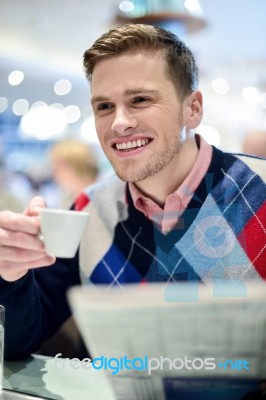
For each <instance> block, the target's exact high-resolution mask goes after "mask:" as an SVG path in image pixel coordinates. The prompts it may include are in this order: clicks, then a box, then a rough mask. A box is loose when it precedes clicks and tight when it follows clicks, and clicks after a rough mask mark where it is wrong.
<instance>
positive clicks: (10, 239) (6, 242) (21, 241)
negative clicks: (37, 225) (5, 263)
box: [0, 229, 45, 258]
mask: <svg viewBox="0 0 266 400" xmlns="http://www.w3.org/2000/svg"><path fill="white" fill-rule="evenodd" d="M0 243H1V246H9V247H12V248H15V247H19V248H22V249H25V250H27V249H28V250H35V251H40V252H44V251H45V246H44V242H43V241H42V240H41V239H40V238H39V236H38V235H37V236H36V235H29V234H28V233H24V232H13V231H8V230H5V229H0ZM0 258H1V255H0Z"/></svg>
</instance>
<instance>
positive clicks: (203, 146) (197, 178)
mask: <svg viewBox="0 0 266 400" xmlns="http://www.w3.org/2000/svg"><path fill="white" fill-rule="evenodd" d="M197 139H198V140H197V143H198V146H199V152H198V156H197V159H196V162H195V164H194V166H193V168H192V169H191V171H190V173H189V174H188V176H187V177H186V179H185V180H184V181H183V182H182V184H181V185H180V186H179V187H178V188H177V190H176V191H175V192H174V193H172V194H169V196H167V198H166V201H165V205H164V208H162V207H160V206H159V205H158V204H157V203H155V202H154V201H153V200H151V199H149V198H148V197H146V196H144V195H143V193H141V192H140V191H139V190H138V189H137V187H136V186H135V185H134V184H133V183H129V191H130V194H131V197H132V200H133V203H134V206H135V207H136V208H137V209H138V210H139V211H141V212H143V213H144V215H145V216H146V217H147V218H149V219H150V220H151V221H153V222H154V223H155V224H156V225H157V226H158V228H159V229H160V230H161V231H162V232H163V233H164V234H167V233H169V232H170V231H171V230H173V229H174V227H175V226H176V224H177V223H178V221H179V218H180V216H181V215H182V213H183V211H184V210H185V209H186V207H187V205H188V203H189V202H190V200H191V199H192V197H193V194H194V192H195V190H196V189H197V187H198V186H199V184H200V182H201V181H202V179H203V178H204V176H205V174H206V172H207V170H208V168H209V165H210V162H211V157H212V147H211V145H210V144H208V143H207V142H206V141H205V140H204V139H203V138H202V137H201V136H199V135H197ZM179 228H180V226H179Z"/></svg>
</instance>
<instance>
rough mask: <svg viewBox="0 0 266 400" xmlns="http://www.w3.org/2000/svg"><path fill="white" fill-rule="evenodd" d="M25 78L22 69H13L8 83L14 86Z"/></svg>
mask: <svg viewBox="0 0 266 400" xmlns="http://www.w3.org/2000/svg"><path fill="white" fill-rule="evenodd" d="M23 79H24V73H23V72H22V71H12V72H10V74H9V75H8V83H9V84H10V85H12V86H17V85H19V84H20V83H21V82H22V81H23Z"/></svg>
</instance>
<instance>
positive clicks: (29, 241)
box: [0, 197, 55, 282]
mask: <svg viewBox="0 0 266 400" xmlns="http://www.w3.org/2000/svg"><path fill="white" fill-rule="evenodd" d="M44 207H45V201H44V199H42V198H41V197H35V198H33V199H32V201H31V202H30V204H29V207H28V208H27V209H26V210H25V211H24V213H23V214H17V213H13V212H11V211H2V212H0V275H1V277H2V278H3V279H4V280H6V281H10V282H11V281H15V280H17V279H19V278H21V277H22V276H24V275H26V273H27V272H28V270H29V269H32V268H38V267H44V266H48V265H51V264H54V262H55V258H54V257H51V256H49V255H47V254H46V252H45V248H44V244H43V242H42V240H40V239H39V238H38V234H39V232H40V218H39V214H40V210H41V208H44Z"/></svg>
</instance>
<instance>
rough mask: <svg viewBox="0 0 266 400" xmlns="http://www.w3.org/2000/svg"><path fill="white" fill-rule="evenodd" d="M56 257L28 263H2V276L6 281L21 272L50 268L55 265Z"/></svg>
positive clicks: (0, 271)
mask: <svg viewBox="0 0 266 400" xmlns="http://www.w3.org/2000/svg"><path fill="white" fill-rule="evenodd" d="M55 260H56V259H55V257H52V256H48V255H45V256H44V257H41V258H38V259H36V260H32V261H28V262H27V263H23V262H20V263H18V262H12V261H8V262H7V261H5V262H2V261H0V275H1V276H2V277H3V278H4V279H6V280H9V279H8V276H9V277H12V276H14V275H15V274H17V273H18V272H19V271H23V270H25V271H27V270H29V269H35V268H41V267H49V266H50V265H53V264H54V263H55Z"/></svg>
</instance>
